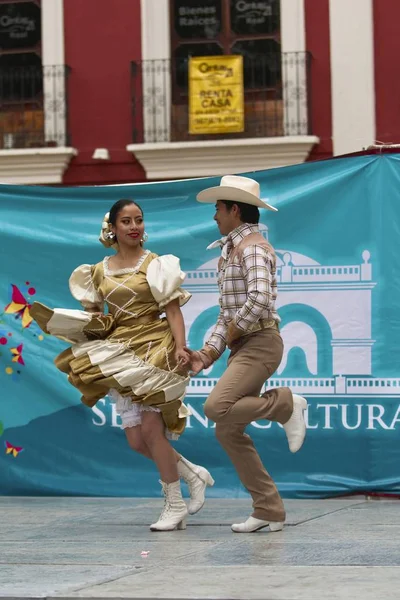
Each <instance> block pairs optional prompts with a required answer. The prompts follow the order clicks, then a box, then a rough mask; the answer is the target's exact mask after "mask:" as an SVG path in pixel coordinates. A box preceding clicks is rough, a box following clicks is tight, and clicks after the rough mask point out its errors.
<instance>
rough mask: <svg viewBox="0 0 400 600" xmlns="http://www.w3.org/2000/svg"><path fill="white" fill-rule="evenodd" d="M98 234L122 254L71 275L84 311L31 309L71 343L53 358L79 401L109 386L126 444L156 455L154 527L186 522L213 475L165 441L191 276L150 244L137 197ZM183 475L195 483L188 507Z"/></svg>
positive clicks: (181, 419) (172, 417)
mask: <svg viewBox="0 0 400 600" xmlns="http://www.w3.org/2000/svg"><path fill="white" fill-rule="evenodd" d="M99 239H100V241H101V242H102V244H103V245H104V246H106V247H113V248H114V249H115V250H116V254H115V255H114V256H106V257H105V258H104V260H103V261H102V262H100V263H98V264H96V265H81V266H80V267H78V268H77V269H75V271H74V272H73V273H72V275H71V278H70V281H69V284H70V290H71V293H72V295H73V296H74V298H76V299H77V300H79V301H80V302H81V304H82V306H83V308H84V311H80V310H76V311H71V310H63V309H54V310H51V309H49V308H47V307H46V306H44V305H42V304H40V303H37V302H35V303H34V304H33V306H32V308H31V314H32V317H33V318H34V319H35V320H36V321H37V323H38V324H39V326H40V327H41V328H42V330H43V331H45V332H46V333H50V334H52V335H54V336H56V337H59V338H61V339H63V340H66V341H68V342H72V343H73V346H72V347H70V348H68V349H66V350H64V351H63V352H62V353H61V354H60V355H59V356H57V358H56V360H55V363H56V366H57V367H58V368H59V369H60V370H61V371H62V372H64V373H67V374H68V380H69V381H70V383H72V385H74V386H75V387H76V388H78V389H79V390H80V392H81V393H82V402H83V403H84V404H86V405H87V406H90V407H92V406H94V405H95V404H96V402H97V401H98V400H99V399H100V398H103V397H104V396H105V395H107V394H108V396H109V397H111V399H112V400H113V401H115V402H116V408H117V412H118V414H119V415H120V417H121V420H122V427H123V428H124V431H125V435H126V438H127V441H128V444H129V446H130V447H131V448H132V449H133V450H135V451H136V452H140V453H141V454H143V455H144V456H147V457H148V458H150V459H152V460H154V462H155V463H156V465H157V468H158V471H159V473H160V478H161V484H162V488H163V492H164V495H165V504H164V509H163V511H162V513H161V516H160V518H159V520H158V521H157V522H156V523H154V524H153V525H151V526H150V529H151V530H152V531H168V530H172V529H175V528H177V529H184V528H185V527H186V516H187V514H188V512H189V514H195V513H196V512H198V511H199V510H200V509H201V507H202V506H203V504H204V499H205V490H206V487H207V486H208V485H213V484H214V481H213V479H212V477H211V475H210V473H209V472H208V471H207V470H206V469H205V468H204V467H200V466H197V465H194V464H192V463H190V462H189V461H188V460H186V459H185V458H184V457H183V456H181V455H179V454H177V453H176V452H175V450H174V449H173V448H172V446H171V444H170V442H169V441H168V438H169V439H177V438H178V437H179V435H180V434H181V433H182V432H183V430H184V427H185V421H186V416H187V415H188V410H187V408H186V407H185V405H184V404H183V398H184V394H185V388H186V385H187V383H188V380H189V378H188V368H189V367H188V365H189V357H188V354H187V352H186V351H185V350H184V347H185V343H186V340H185V326H184V321H183V316H182V312H181V309H180V306H182V305H183V304H185V302H187V301H188V300H189V298H190V294H188V292H186V291H184V290H183V289H181V287H180V286H181V284H182V283H183V281H184V278H185V275H184V273H182V271H181V269H180V263H179V259H178V258H176V257H175V256H172V255H165V256H157V255H156V254H154V253H152V252H150V251H149V250H144V248H143V243H144V242H145V241H146V239H147V234H146V232H145V227H144V219H143V211H142V209H141V208H140V206H139V205H138V204H136V203H135V202H134V201H133V200H119V201H118V202H116V203H115V204H114V205H113V206H112V208H111V210H110V212H109V213H108V214H107V215H106V216H105V218H104V220H103V224H102V230H101V234H100V238H99ZM104 305H106V306H107V309H108V312H107V314H103V310H104ZM161 313H165V315H166V318H162V319H161V318H160V314H161ZM180 477H181V478H182V479H183V480H184V481H185V482H186V483H187V484H188V486H189V492H190V498H191V500H190V503H189V510H188V509H187V507H186V504H185V502H184V501H183V499H182V494H181V486H180V481H179V478H180Z"/></svg>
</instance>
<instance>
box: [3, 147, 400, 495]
mask: <svg viewBox="0 0 400 600" xmlns="http://www.w3.org/2000/svg"><path fill="white" fill-rule="evenodd" d="M253 176H254V177H255V178H256V179H257V180H258V181H259V182H260V184H261V189H262V195H263V197H264V198H269V200H270V202H271V203H272V204H275V205H276V206H277V207H278V208H279V212H278V213H276V214H272V213H269V214H266V213H263V214H262V223H263V225H262V231H263V234H264V235H265V236H266V237H268V238H269V239H270V241H271V242H272V243H273V245H274V246H275V248H276V249H277V255H278V263H279V269H278V281H279V303H278V307H279V311H280V314H281V317H282V335H283V337H284V340H285V347H286V350H285V356H284V359H283V361H282V364H281V367H280V369H279V371H278V373H276V374H275V377H274V378H273V380H271V382H270V385H274V386H275V385H290V386H291V387H292V388H293V389H294V390H295V391H296V392H298V393H301V394H303V395H305V396H306V397H307V399H308V401H309V410H308V415H307V424H308V435H307V439H306V442H305V444H304V447H303V449H302V450H301V451H300V452H299V453H298V454H296V455H292V454H290V452H289V451H288V448H287V442H286V438H285V434H284V432H283V430H282V428H281V427H280V426H278V425H277V424H275V423H274V424H272V425H271V424H270V423H267V422H259V423H254V424H251V425H250V426H249V430H250V431H251V434H252V436H253V438H254V440H255V443H256V445H257V448H258V449H259V451H260V454H261V456H262V458H263V460H264V462H265V464H266V466H267V468H268V469H269V470H270V472H271V474H272V475H273V477H274V478H275V479H276V481H277V483H278V486H279V489H280V490H281V492H282V493H283V495H284V496H290V497H307V496H327V495H332V494H343V493H347V492H355V491H365V490H370V491H373V490H375V491H388V492H400V471H399V468H398V465H399V462H400V439H399V427H400V369H399V363H400V361H399V350H398V346H399V339H400V316H399V315H400V256H399V251H398V248H399V239H400V235H399V233H400V232H399V229H400V155H383V156H375V155H374V156H359V157H351V158H343V159H337V160H331V161H326V162H319V163H308V164H303V165H299V166H294V167H287V168H282V169H275V170H270V171H263V172H257V173H254V174H253ZM218 181H219V179H218V178H211V179H206V180H204V179H203V180H190V181H177V182H168V183H159V184H142V185H127V186H108V187H89V188H51V187H48V188H45V187H20V186H7V185H3V186H0V251H1V263H0V269H1V288H0V353H1V354H0V385H1V392H0V421H1V423H2V425H1V428H0V433H1V437H0V444H1V447H2V449H0V493H2V494H7V495H10V494H16V495H17V494H26V495H35V494H46V495H58V494H62V495H66V494H68V495H69V494H72V495H105V496H153V495H158V494H159V486H158V483H157V480H158V477H157V473H156V471H155V469H154V467H153V465H152V464H151V463H150V462H149V461H147V460H146V459H144V458H141V457H139V456H137V455H135V454H134V453H133V452H132V451H131V450H130V449H129V448H128V446H127V444H126V442H125V439H124V434H123V432H122V430H121V429H120V427H119V421H118V418H117V416H116V414H115V411H114V409H113V405H112V404H111V403H110V402H109V400H108V398H105V399H103V400H101V401H100V402H99V403H98V405H97V406H96V407H95V408H94V409H93V410H90V409H88V408H86V407H84V406H83V405H81V404H80V398H79V393H78V392H77V391H76V390H75V389H74V388H72V387H71V386H70V385H69V384H68V383H67V381H66V379H65V376H64V375H63V374H61V373H59V372H58V371H57V370H56V368H55V366H54V365H53V358H54V356H55V355H56V354H57V353H59V352H60V351H61V350H62V349H63V348H65V347H66V345H65V344H64V343H62V342H61V341H58V340H56V339H52V338H51V337H49V336H42V335H41V332H40V331H39V330H38V328H37V327H36V326H35V324H34V323H31V324H29V304H30V303H32V302H33V301H34V300H36V299H37V300H40V301H41V302H43V303H45V304H47V305H49V306H54V307H66V308H78V305H77V303H76V302H75V301H74V299H73V298H72V297H71V296H70V294H69V290H68V278H69V275H70V273H71V272H72V271H73V269H74V268H75V267H76V266H77V265H79V264H82V263H96V262H98V261H100V260H101V259H102V258H103V256H104V254H105V250H104V248H103V247H102V246H101V245H100V244H99V242H98V241H97V237H98V233H99V230H100V225H101V221H102V217H103V215H104V213H105V212H107V211H108V209H109V208H110V206H111V205H112V203H113V202H114V201H115V200H117V199H119V198H133V199H135V200H136V201H138V202H139V203H140V204H141V205H142V207H143V209H144V214H145V221H146V229H147V232H148V234H149V241H148V243H147V247H148V248H150V249H151V250H153V251H155V252H157V253H159V254H163V253H173V254H176V255H178V256H179V257H180V258H181V261H182V266H183V269H184V270H185V271H186V272H187V280H186V288H187V289H188V290H189V291H191V292H192V294H193V298H192V300H191V301H190V302H189V303H188V305H187V306H186V307H185V319H186V323H187V331H188V334H187V335H188V340H189V343H190V345H191V346H192V347H197V346H199V345H201V344H202V343H203V340H204V337H205V335H206V333H207V331H209V330H210V328H211V326H212V324H213V322H214V321H215V318H216V315H217V312H218V292H217V287H216V263H217V257H218V251H217V250H211V251H206V246H207V245H208V244H209V243H210V242H212V241H213V240H215V239H217V238H218V237H219V234H218V230H217V228H216V226H215V224H214V222H213V220H212V217H213V212H214V211H213V207H212V206H209V205H200V204H198V203H197V202H196V200H195V197H196V193H197V192H198V191H199V190H200V189H202V188H204V187H208V186H209V185H214V184H217V183H218ZM225 364H226V357H225V356H224V357H223V358H222V359H221V360H220V361H219V362H218V363H216V364H215V365H214V366H213V367H212V369H211V370H209V371H208V372H206V373H204V374H203V375H202V376H199V377H197V378H195V379H193V380H192V382H191V384H190V386H189V388H188V390H187V398H186V402H187V404H188V405H189V406H190V407H191V408H192V413H193V414H192V416H191V417H190V420H189V423H188V427H187V430H186V432H185V434H184V436H183V437H182V438H181V440H179V441H178V442H177V444H176V447H177V449H178V450H179V451H181V452H182V453H184V454H185V455H186V456H187V457H188V458H189V459H190V460H192V461H194V462H198V463H202V464H204V465H205V466H207V467H208V468H209V469H210V470H211V471H212V473H213V475H214V476H215V479H216V486H215V487H214V488H213V489H212V491H211V494H213V495H214V496H229V497H237V496H241V495H242V494H244V493H245V492H244V491H243V489H242V488H241V486H240V484H239V482H238V479H237V476H236V474H235V473H234V471H233V468H232V467H231V465H230V463H229V461H228V459H227V457H226V456H225V454H224V452H223V451H222V449H221V448H220V447H219V445H218V443H217V441H216V440H215V437H214V431H213V426H212V423H210V422H208V421H207V419H206V418H205V416H204V413H203V403H204V401H205V398H206V396H207V392H208V391H209V390H210V389H212V386H213V385H214V384H215V381H216V380H217V379H218V377H219V376H220V374H221V372H222V370H223V368H224V365H225Z"/></svg>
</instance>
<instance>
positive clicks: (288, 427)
mask: <svg viewBox="0 0 400 600" xmlns="http://www.w3.org/2000/svg"><path fill="white" fill-rule="evenodd" d="M306 408H307V400H306V399H305V398H303V396H298V395H297V394H293V412H292V416H291V417H290V419H289V421H288V422H287V423H284V425H283V429H284V430H285V431H286V436H287V439H288V442H289V450H290V452H297V451H298V450H300V448H301V447H302V445H303V442H304V438H305V437H306V424H305V421H304V411H305V410H306Z"/></svg>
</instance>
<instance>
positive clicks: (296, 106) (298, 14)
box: [281, 0, 308, 135]
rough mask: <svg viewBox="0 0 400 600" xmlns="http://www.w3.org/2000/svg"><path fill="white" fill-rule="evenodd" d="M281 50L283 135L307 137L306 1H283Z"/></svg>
mask: <svg viewBox="0 0 400 600" xmlns="http://www.w3.org/2000/svg"><path fill="white" fill-rule="evenodd" d="M281 50H282V86H283V118H284V134H285V135H307V134H308V98H307V62H306V60H307V57H306V54H305V50H306V34H305V17H304V0H281Z"/></svg>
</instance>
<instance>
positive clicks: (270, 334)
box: [188, 176, 307, 533]
mask: <svg viewBox="0 0 400 600" xmlns="http://www.w3.org/2000/svg"><path fill="white" fill-rule="evenodd" d="M197 200H198V201H199V202H208V203H215V204H216V213H215V216H214V220H215V221H216V223H217V225H218V228H219V231H220V233H221V234H222V235H223V236H226V237H223V238H222V240H220V244H219V245H221V246H222V254H221V258H220V261H219V264H218V271H219V290H220V307H221V309H220V313H219V316H218V319H217V323H216V325H215V327H214V330H213V332H212V333H211V336H210V337H209V339H208V340H207V342H206V344H205V345H204V347H203V348H202V349H201V350H199V351H193V350H188V351H189V353H190V355H191V365H192V367H191V368H192V373H193V374H197V373H199V372H200V371H201V370H202V369H206V368H208V367H210V366H211V365H212V364H213V363H214V362H215V361H216V360H218V358H219V357H220V356H221V354H222V353H223V352H224V350H225V348H226V347H228V348H229V349H230V351H231V353H230V356H229V360H228V368H227V370H226V371H225V373H224V374H223V375H222V377H221V378H220V379H219V381H218V383H217V385H216V386H215V388H214V389H213V391H212V392H211V394H210V396H209V397H208V399H207V401H206V403H205V406H204V411H205V414H206V415H207V417H208V418H210V419H211V420H212V421H215V423H216V430H215V431H216V436H217V439H218V440H219V442H220V443H221V445H222V446H223V448H224V449H225V451H226V452H227V454H228V456H229V457H230V459H231V461H232V463H233V465H234V467H235V469H236V471H237V473H238V475H239V478H240V480H241V482H242V484H243V485H244V486H245V487H246V489H247V490H248V491H249V492H250V494H251V496H252V498H253V513H252V515H251V516H250V517H249V518H248V519H247V521H245V522H244V523H238V524H234V525H232V530H233V531H235V532H238V533H247V532H252V531H258V530H259V529H262V528H263V527H267V526H269V528H270V530H271V531H279V530H281V529H282V528H283V524H284V521H285V509H284V506H283V502H282V499H281V497H280V495H279V492H278V490H277V488H276V486H275V484H274V482H273V480H272V478H271V477H270V475H269V474H268V473H267V471H266V470H265V468H264V466H263V464H262V462H261V459H260V457H259V455H258V454H257V451H256V449H255V448H254V445H253V442H252V440H251V438H250V437H249V436H248V435H247V434H246V433H244V431H245V429H246V427H247V425H249V423H251V422H253V421H257V420H258V419H268V420H270V421H277V422H278V423H281V424H282V425H283V428H284V430H285V432H286V435H287V438H288V442H289V448H290V450H291V451H292V452H297V451H298V450H299V449H300V448H301V446H302V444H303V441H304V437H305V433H306V426H305V422H304V411H305V409H306V408H307V402H306V400H305V398H302V397H301V396H297V395H295V394H292V392H291V391H290V389H289V388H283V387H282V388H274V389H271V390H268V391H266V392H265V393H264V394H262V395H261V396H260V392H261V388H262V386H263V384H264V383H265V381H266V380H268V379H269V378H270V377H271V376H272V375H273V373H274V372H275V371H276V369H277V368H278V366H279V364H280V362H281V359H282V354H283V343H282V338H281V336H280V333H279V325H278V324H279V322H280V318H279V316H278V313H277V312H276V308H275V302H276V297H277V282H276V257H275V252H274V250H273V248H272V246H271V245H270V244H269V243H268V241H267V240H265V239H264V238H263V236H262V235H261V233H260V232H259V228H258V222H259V217H260V213H259V210H258V209H259V208H266V209H269V210H277V209H276V208H274V207H273V206H270V205H269V204H267V203H266V202H264V201H263V200H261V198H260V186H259V184H258V183H257V182H256V181H254V180H253V179H250V178H248V177H238V176H225V177H222V179H221V183H220V185H219V186H217V187H212V188H209V189H206V190H204V191H202V192H200V194H198V196H197ZM211 246H213V244H212V245H211Z"/></svg>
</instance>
